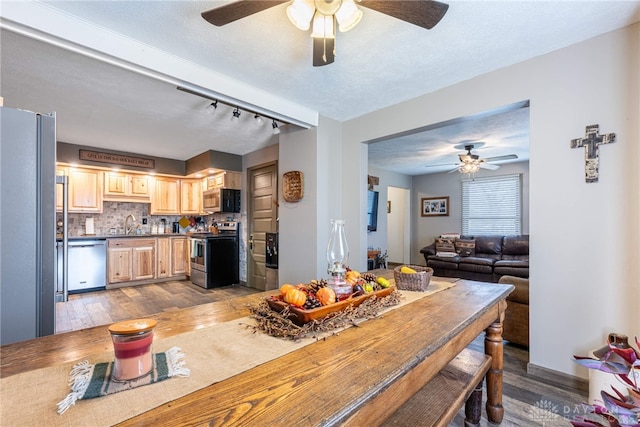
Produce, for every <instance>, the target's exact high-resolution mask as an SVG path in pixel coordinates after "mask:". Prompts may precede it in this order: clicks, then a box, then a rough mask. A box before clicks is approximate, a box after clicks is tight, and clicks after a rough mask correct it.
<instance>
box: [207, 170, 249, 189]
mask: <svg viewBox="0 0 640 427" xmlns="http://www.w3.org/2000/svg"><path fill="white" fill-rule="evenodd" d="M241 186H242V174H241V173H240V172H231V171H223V172H218V173H215V174H213V175H211V176H208V177H207V190H213V189H214V188H231V189H234V190H240V189H241Z"/></svg>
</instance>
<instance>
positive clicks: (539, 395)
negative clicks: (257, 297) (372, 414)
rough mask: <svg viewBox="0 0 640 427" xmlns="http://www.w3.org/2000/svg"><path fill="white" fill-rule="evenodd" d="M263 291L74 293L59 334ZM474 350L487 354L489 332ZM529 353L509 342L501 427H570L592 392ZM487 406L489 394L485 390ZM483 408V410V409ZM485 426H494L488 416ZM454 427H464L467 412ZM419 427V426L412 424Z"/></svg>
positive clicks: (61, 306) (170, 288) (60, 316)
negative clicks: (541, 370)
mask: <svg viewBox="0 0 640 427" xmlns="http://www.w3.org/2000/svg"><path fill="white" fill-rule="evenodd" d="M257 292H260V291H258V290H255V289H251V288H248V287H246V286H241V285H234V286H227V287H222V288H215V289H202V288H200V287H198V286H196V285H194V284H192V283H191V282H189V281H172V282H164V283H158V284H151V285H140V286H133V287H124V288H118V289H111V290H107V291H99V292H89V293H84V294H76V295H71V296H70V297H69V302H67V303H57V304H56V314H57V317H56V333H63V332H68V331H72V330H78V329H84V328H89V327H93V326H99V325H106V324H110V323H113V322H118V321H121V320H126V319H132V318H137V317H145V316H149V315H151V314H155V313H160V312H163V311H170V310H178V309H180V308H184V307H191V306H194V305H199V304H205V303H208V302H213V301H220V300H225V299H228V298H233V297H235V296H241V295H247V294H251V293H257ZM469 348H471V349H473V350H476V351H480V352H482V351H484V334H482V335H480V336H478V337H477V338H476V339H475V340H474V341H473V342H472V343H471V344H470V345H469ZM528 361H529V352H528V351H527V349H526V348H523V347H520V346H517V345H513V344H510V343H508V342H505V345H504V385H503V406H504V409H505V411H504V412H505V416H504V420H503V422H502V424H501V425H502V426H507V427H510V426H570V423H569V421H568V419H569V418H571V417H572V416H574V415H577V414H582V413H583V410H582V407H581V403H582V402H586V401H587V393H586V392H583V391H580V390H577V389H575V388H571V387H566V386H563V385H561V384H554V383H553V382H550V381H544V380H541V379H538V378H535V377H531V376H529V375H528V374H527V363H528ZM483 398H484V401H483V405H484V402H486V390H484V391H483ZM483 407H484V406H483ZM480 425H481V426H482V427H488V426H492V425H493V424H491V423H489V422H488V421H487V419H486V414H483V417H482V421H481V423H480ZM450 426H464V409H463V410H461V411H460V412H459V413H458V414H457V416H456V418H455V419H454V420H453V422H452V423H451V424H450ZM411 427H414V426H411Z"/></svg>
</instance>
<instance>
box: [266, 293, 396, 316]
mask: <svg viewBox="0 0 640 427" xmlns="http://www.w3.org/2000/svg"><path fill="white" fill-rule="evenodd" d="M395 289H396V287H395V286H389V287H388V288H385V289H381V290H379V291H375V292H371V293H370V294H364V295H360V296H357V297H355V298H347V299H346V300H343V301H340V302H337V303H335V304H330V305H324V306H322V307H318V308H312V309H311V310H304V309H302V308H298V307H294V306H292V305H289V304H287V303H286V302H284V301H282V300H281V299H280V297H279V296H270V297H267V303H268V304H269V306H270V307H271V309H272V310H274V311H277V312H281V311H282V310H284V309H285V308H286V307H287V306H288V307H289V319H291V321H292V322H293V323H296V324H298V325H304V324H305V323H308V322H311V321H312V320H318V319H321V318H323V317H324V316H326V315H327V314H330V313H334V312H336V311H342V310H344V309H345V308H347V307H348V306H350V305H353V306H354V307H357V306H359V305H360V304H362V303H363V302H364V301H365V300H367V299H369V298H371V297H372V296H374V295H375V296H376V297H378V298H383V297H386V296H387V295H389V294H391V292H393V291H395Z"/></svg>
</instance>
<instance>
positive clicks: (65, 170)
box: [56, 166, 69, 212]
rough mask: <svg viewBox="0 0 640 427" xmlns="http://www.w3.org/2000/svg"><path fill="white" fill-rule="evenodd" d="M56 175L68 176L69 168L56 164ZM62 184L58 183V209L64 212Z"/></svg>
mask: <svg viewBox="0 0 640 427" xmlns="http://www.w3.org/2000/svg"><path fill="white" fill-rule="evenodd" d="M56 175H59V176H68V175H69V168H67V167H64V166H56ZM62 196H63V195H62V185H56V211H58V212H62Z"/></svg>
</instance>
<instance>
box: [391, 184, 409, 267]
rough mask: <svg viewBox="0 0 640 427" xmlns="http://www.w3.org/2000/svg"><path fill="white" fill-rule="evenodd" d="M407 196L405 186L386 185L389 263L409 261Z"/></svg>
mask: <svg viewBox="0 0 640 427" xmlns="http://www.w3.org/2000/svg"><path fill="white" fill-rule="evenodd" d="M409 197H410V192H409V190H408V189H406V188H398V187H387V200H388V202H389V203H388V205H387V207H388V211H387V246H388V249H387V251H388V255H389V257H388V258H387V262H390V263H394V264H408V263H410V255H411V254H410V248H409V241H410V239H409V225H410V222H409V201H410V199H409ZM389 208H390V209H389Z"/></svg>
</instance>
